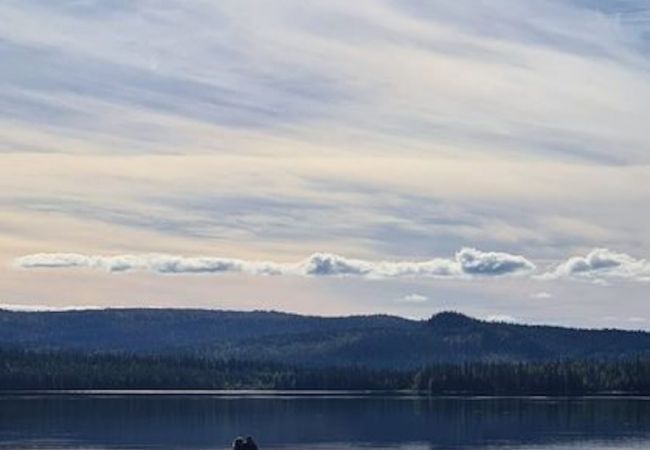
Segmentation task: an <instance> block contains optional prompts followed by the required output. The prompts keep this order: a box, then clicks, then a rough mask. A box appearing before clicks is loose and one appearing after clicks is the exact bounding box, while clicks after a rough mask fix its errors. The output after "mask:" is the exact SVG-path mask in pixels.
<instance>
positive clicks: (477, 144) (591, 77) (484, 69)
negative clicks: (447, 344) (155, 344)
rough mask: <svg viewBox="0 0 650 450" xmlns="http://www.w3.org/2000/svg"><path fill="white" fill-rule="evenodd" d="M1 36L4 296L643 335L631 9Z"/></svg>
mask: <svg viewBox="0 0 650 450" xmlns="http://www.w3.org/2000/svg"><path fill="white" fill-rule="evenodd" d="M0 19H2V22H3V26H2V28H1V29H0V86H1V87H2V88H1V89H0V127H1V129H2V133H0V188H1V189H0V208H1V211H2V220H0V259H1V260H2V261H3V264H2V265H1V267H0V303H4V304H10V305H40V306H49V307H63V306H83V305H87V306H127V305H149V306H199V307H214V308H230V309H252V308H262V309H271V308H273V309H284V310H291V311H298V312H307V313H323V314H346V313H366V312H368V313H370V312H386V313H393V314H400V315H406V316H413V317H425V316H427V315H429V314H431V313H433V312H435V311H438V310H440V309H443V308H454V309H459V310H461V311H464V312H467V313H470V314H474V315H477V316H480V317H490V316H511V317H514V318H516V319H519V320H523V321H528V322H553V323H569V324H575V325H583V326H595V327H601V326H620V327H626V328H648V329H650V305H649V304H648V298H647V291H648V287H649V286H650V283H649V280H650V263H649V262H648V261H647V258H649V257H650V242H649V240H648V236H650V213H649V212H648V208H647V205H648V204H649V202H650V150H649V148H650V134H648V130H647V127H648V126H647V122H648V119H649V118H650V71H649V69H650V4H648V3H647V2H645V1H640V0H635V1H632V0H629V1H628V0H621V1H604V0H600V1H596V0H573V1H569V0H555V1H537V0H536V1H528V2H522V1H518V0H493V1H470V0H467V1H453V2H452V1H428V2H419V1H410V0H395V1H388V0H386V1H380V0H374V1H355V2H349V1H337V0H332V1H298V0H296V1H273V2H271V1H241V0H238V1H227V0H226V1H218V2H217V1H185V0H182V1H181V0H168V1H153V0H152V1H146V0H141V1H126V0H119V1H90V0H75V1H73V0H69V1H57V2H50V1H44V0H43V1H25V0H20V1H6V2H2V4H0ZM473 249H476V250H473ZM598 249H600V250H598ZM319 253H320V254H321V255H316V256H313V255H314V254H319ZM70 254H72V255H70ZM468 258H469V259H468ZM111 269H112V270H113V271H112V272H111ZM116 269H119V270H116ZM172 272H173V274H172ZM188 272H189V273H188ZM197 272H198V273H197Z"/></svg>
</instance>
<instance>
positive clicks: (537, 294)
mask: <svg viewBox="0 0 650 450" xmlns="http://www.w3.org/2000/svg"><path fill="white" fill-rule="evenodd" d="M530 297H531V298H536V299H539V300H544V299H547V298H553V294H551V293H549V292H544V291H542V292H535V293H534V294H532V295H531V296H530Z"/></svg>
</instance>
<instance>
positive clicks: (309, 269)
mask: <svg viewBox="0 0 650 450" xmlns="http://www.w3.org/2000/svg"><path fill="white" fill-rule="evenodd" d="M15 265H16V266H17V267H20V268H24V269H34V268H50V269H51V268H73V267H87V268H100V269H105V270H108V271H109V272H123V271H132V270H142V271H149V272H154V273H159V274H184V273H188V274H192V273H194V274H201V273H203V274H210V273H212V274H218V273H228V272H235V273H247V274H252V275H298V276H314V277H320V276H335V277H365V278H394V277H430V278H474V277H499V276H505V275H521V274H527V273H530V272H532V271H533V270H535V265H534V264H533V263H532V262H530V261H528V260H527V259H526V258H524V257H523V256H518V255H511V254H509V253H500V252H482V251H480V250H476V249H473V248H463V249H461V250H460V251H459V252H457V253H456V255H455V256H454V258H434V259H430V260H425V261H378V262H374V261H367V260H361V259H350V258H346V257H343V256H339V255H335V254H331V253H314V254H313V255H311V256H310V257H308V258H307V259H305V260H302V261H299V262H296V263H279V262H273V261H247V260H241V259H232V258H220V257H186V256H178V255H164V254H145V255H116V256H102V255H82V254H77V253H37V254H32V255H26V256H23V257H20V258H18V259H16V260H15Z"/></svg>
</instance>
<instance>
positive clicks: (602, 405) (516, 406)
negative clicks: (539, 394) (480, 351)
mask: <svg viewBox="0 0 650 450" xmlns="http://www.w3.org/2000/svg"><path fill="white" fill-rule="evenodd" d="M238 434H252V435H253V436H255V437H256V439H257V440H258V442H259V443H260V445H261V447H262V449H264V448H306V447H314V448H319V449H323V450H326V449H337V450H343V449H345V448H359V447H403V448H414V449H416V448H417V449H429V448H430V449H455V448H476V449H478V448H481V449H483V448H495V447H496V448H499V447H502V446H506V447H514V448H528V447H534V448H537V449H540V448H541V449H546V448H573V449H577V448H589V449H596V448H603V449H604V448H650V400H645V399H573V400H557V399H426V398H406V397H385V396H384V397H377V396H374V397H354V396H342V397H336V398H327V397H322V396H316V397H310V398H305V397H291V396H282V397H266V398H258V397H254V396H253V397H249V396H247V397H238V396H228V397H215V396H163V397H161V396H101V395H94V396H24V397H10V396H5V397H0V447H2V448H136V449H137V448H162V449H172V448H174V449H175V448H179V449H180V448H188V449H190V448H191V449H203V448H205V449H207V448H210V449H219V448H226V447H227V446H228V445H229V443H230V441H231V440H232V438H233V437H234V436H236V435H238Z"/></svg>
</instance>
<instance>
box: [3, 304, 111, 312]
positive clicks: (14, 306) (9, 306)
mask: <svg viewBox="0 0 650 450" xmlns="http://www.w3.org/2000/svg"><path fill="white" fill-rule="evenodd" d="M96 309H105V308H104V307H101V306H94V305H86V306H50V305H20V304H13V303H0V310H6V311H21V312H30V311H84V310H96Z"/></svg>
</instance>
